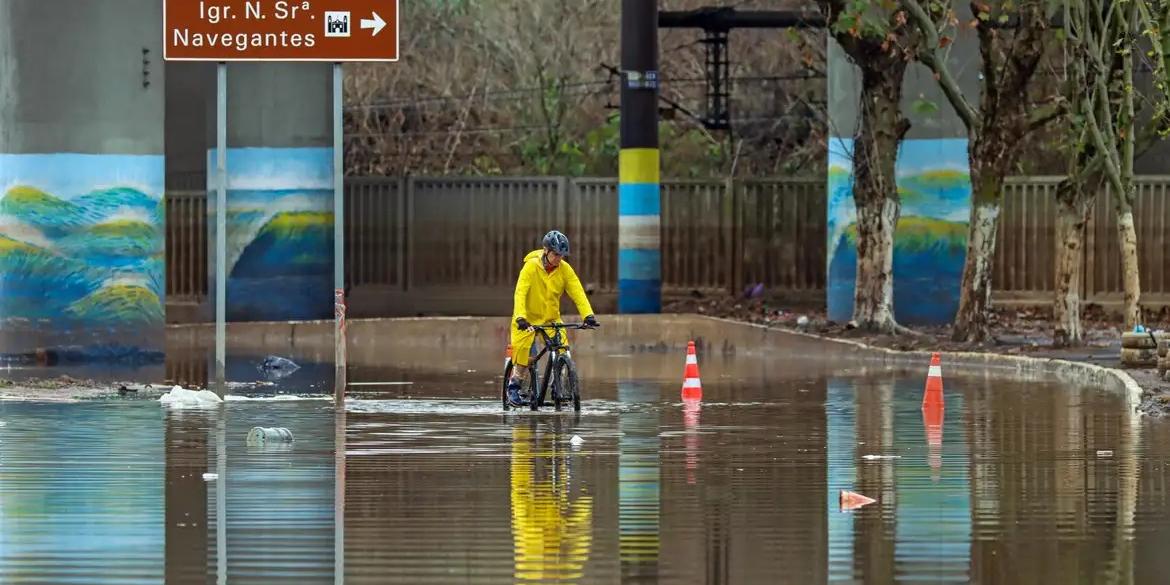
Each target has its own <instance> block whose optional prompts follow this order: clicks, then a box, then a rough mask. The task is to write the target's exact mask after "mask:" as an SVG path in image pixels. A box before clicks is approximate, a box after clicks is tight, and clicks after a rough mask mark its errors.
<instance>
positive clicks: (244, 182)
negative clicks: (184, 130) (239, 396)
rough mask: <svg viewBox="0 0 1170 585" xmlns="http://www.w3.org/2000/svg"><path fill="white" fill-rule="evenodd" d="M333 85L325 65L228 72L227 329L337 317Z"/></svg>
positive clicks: (211, 109)
mask: <svg viewBox="0 0 1170 585" xmlns="http://www.w3.org/2000/svg"><path fill="white" fill-rule="evenodd" d="M332 80H333V77H332V65H331V64H329V63H299V62H298V63H283V62H282V63H245V62H241V63H229V64H228V67H227V146H228V152H227V174H228V183H227V189H228V192H227V206H228V209H227V214H228V215H227V218H226V222H227V254H226V259H227V267H226V270H227V307H226V318H227V320H228V321H283V320H299V319H328V318H331V317H332V316H333V122H332V120H333V119H332V100H333V98H332V92H333V89H332V88H333V85H332V83H333V81H332ZM209 96H210V99H208V100H207V101H206V103H207V107H208V110H207V112H208V117H207V120H208V124H207V129H208V135H209V138H208V142H207V144H208V145H209V149H208V152H207V188H208V192H209V194H210V195H211V196H210V198H209V203H210V205H209V212H210V213H209V215H210V217H209V218H208V230H209V234H208V240H207V241H208V246H209V248H208V271H209V272H208V274H209V275H210V278H209V281H210V284H209V291H208V292H209V296H210V297H211V298H212V299H213V300H214V291H215V219H214V213H215V209H214V203H215V189H216V148H215V145H216V141H215V131H216V124H215V107H216V101H215V98H214V96H215V90H214V87H213V88H212V91H211V92H210V94H209ZM212 315H214V312H213V313H212Z"/></svg>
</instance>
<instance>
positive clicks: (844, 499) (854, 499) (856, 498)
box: [841, 490, 877, 510]
mask: <svg viewBox="0 0 1170 585" xmlns="http://www.w3.org/2000/svg"><path fill="white" fill-rule="evenodd" d="M876 501H877V500H875V499H873V498H871V497H869V496H863V495H861V494H859V493H857V492H851V491H849V490H841V509H842V510H855V509H857V508H860V507H862V506H868V505H870V504H872V503H874V502H876Z"/></svg>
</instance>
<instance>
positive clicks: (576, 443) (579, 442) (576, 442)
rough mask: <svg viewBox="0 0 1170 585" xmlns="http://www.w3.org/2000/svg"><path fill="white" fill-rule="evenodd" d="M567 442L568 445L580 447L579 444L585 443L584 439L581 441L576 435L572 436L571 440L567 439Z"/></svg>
mask: <svg viewBox="0 0 1170 585" xmlns="http://www.w3.org/2000/svg"><path fill="white" fill-rule="evenodd" d="M569 442H570V443H572V444H574V445H580V444H581V443H584V442H585V439H582V438H581V437H580V436H578V435H573V438H572V439H569Z"/></svg>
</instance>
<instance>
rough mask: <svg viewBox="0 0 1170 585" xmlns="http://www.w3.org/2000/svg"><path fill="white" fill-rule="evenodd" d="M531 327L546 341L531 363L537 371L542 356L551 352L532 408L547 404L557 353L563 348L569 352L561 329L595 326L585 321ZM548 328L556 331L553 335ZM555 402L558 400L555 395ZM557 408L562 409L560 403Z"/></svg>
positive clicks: (533, 397) (533, 398)
mask: <svg viewBox="0 0 1170 585" xmlns="http://www.w3.org/2000/svg"><path fill="white" fill-rule="evenodd" d="M531 327H532V328H533V329H534V330H535V331H536V332H537V333H538V334H539V335H540V337H541V339H542V340H543V341H544V344H543V345H544V347H542V348H541V349H540V352H539V353H537V354H536V357H535V358H533V360H532V364H531V365H532V367H533V369H534V370H535V371H537V372H539V370H540V360H541V358H543V357H544V354H546V353H547V354H550V355H549V359H548V363H547V364H546V365H545V368H544V376H542V377H543V379H542V380H540V393H539V394H538V395H537V396H532V397H531V398H530V400H531V401H532V402H533V406H532V408H533V409H535V408H536V407H537V406H544V405H545V403H544V398H545V397H546V396H548V385H549V383H550V382H551V381H552V377H553V376H552V373H553V367H555V366H556V363H557V360H556V357H555V356H556V354H557V353H560V351H561V350H562V349H563V350H564V351H565V353H566V354H569V350H568V346H567V345H565V344H564V343H562V342H561V341H560V339H561V336H560V334H559V330H561V329H593V327H591V326H589V325H586V324H584V323H552V324H549V325H531ZM546 330H552V331H553V332H554V333H553V335H549V334H548V331H546ZM570 355H571V354H570ZM537 400H539V404H536V401H537ZM554 402H556V398H555V397H554ZM557 409H558V410H559V409H560V406H559V403H558V405H557Z"/></svg>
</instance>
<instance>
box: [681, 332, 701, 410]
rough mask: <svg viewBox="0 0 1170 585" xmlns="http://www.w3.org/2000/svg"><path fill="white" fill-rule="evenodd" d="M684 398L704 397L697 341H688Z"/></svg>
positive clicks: (683, 388) (695, 398)
mask: <svg viewBox="0 0 1170 585" xmlns="http://www.w3.org/2000/svg"><path fill="white" fill-rule="evenodd" d="M683 378H684V379H683V385H682V397H683V400H698V399H701V398H702V397H703V383H702V382H700V381H699V358H698V357H697V356H696V355H695V342H694V341H689V342H687V365H686V368H685V369H684V370H683Z"/></svg>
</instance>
